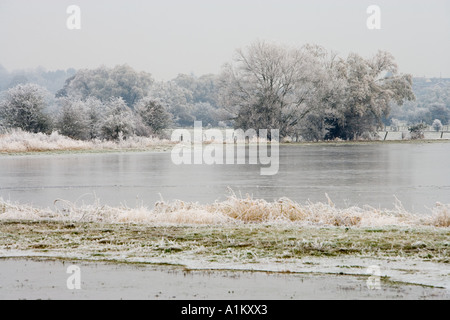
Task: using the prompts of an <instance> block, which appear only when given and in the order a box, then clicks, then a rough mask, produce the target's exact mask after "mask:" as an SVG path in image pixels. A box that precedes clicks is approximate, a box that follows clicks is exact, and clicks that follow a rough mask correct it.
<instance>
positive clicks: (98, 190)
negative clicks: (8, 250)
mask: <svg viewBox="0 0 450 320" xmlns="http://www.w3.org/2000/svg"><path fill="white" fill-rule="evenodd" d="M449 160H450V144H449V143H423V144H416V143H412V144H398V143H392V144H391V143H386V144H342V145H323V144H317V145H282V146H280V168H279V172H278V174H276V175H273V176H263V175H261V174H260V168H261V165H250V164H248V161H247V162H246V163H247V164H245V165H238V164H234V165H206V164H203V165H175V164H173V162H172V160H171V153H170V152H140V153H133V152H130V153H106V154H67V155H56V154H53V155H33V156H0V197H2V198H3V199H4V200H10V201H13V202H20V203H24V204H25V203H26V204H32V205H35V206H41V207H50V208H51V207H52V206H53V203H54V201H55V200H56V199H64V200H68V201H71V202H76V203H77V204H82V203H85V204H91V203H93V202H94V198H97V199H99V200H100V202H101V204H107V205H111V206H117V205H121V204H122V205H127V206H129V207H134V206H136V205H141V204H144V205H146V206H149V207H150V208H152V207H153V205H154V203H155V202H156V201H159V200H161V199H164V200H165V201H171V200H183V201H194V202H200V203H212V202H214V201H216V200H224V199H226V196H227V195H228V188H231V189H232V190H233V191H234V192H235V193H236V194H237V195H240V194H242V196H245V195H246V194H250V195H251V196H253V197H254V198H264V199H266V200H268V201H272V200H275V199H278V198H280V197H288V198H290V199H292V200H295V201H297V202H300V203H304V202H306V201H308V200H310V201H313V202H318V201H321V202H326V201H327V198H326V194H328V196H329V197H330V198H331V199H332V201H333V202H334V203H335V204H336V205H338V206H340V207H347V206H353V205H357V206H364V205H370V206H374V207H380V208H393V207H394V203H395V201H396V200H395V199H396V198H398V199H399V200H400V201H401V202H402V204H403V205H404V207H405V208H406V209H407V210H409V211H412V212H417V213H427V212H429V209H430V208H432V207H433V206H434V205H435V204H436V202H441V203H450V165H449V163H450V161H449Z"/></svg>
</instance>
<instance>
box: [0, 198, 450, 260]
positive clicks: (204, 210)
mask: <svg viewBox="0 0 450 320" xmlns="http://www.w3.org/2000/svg"><path fill="white" fill-rule="evenodd" d="M449 227H450V206H449V205H438V206H436V208H434V209H433V213H432V214H430V215H429V216H416V215H413V214H411V213H408V212H405V210H404V209H403V208H402V207H401V206H400V205H399V206H398V207H397V208H396V209H395V210H379V209H375V208H369V207H367V208H346V209H338V208H336V207H335V206H334V205H333V204H332V203H331V202H330V203H328V204H324V203H307V204H305V205H300V204H298V203H295V202H292V201H290V200H288V199H280V200H279V201H275V202H266V201H264V200H256V199H250V198H238V197H236V196H234V195H232V196H231V197H230V198H229V199H228V200H227V201H224V202H220V203H215V204H211V205H199V204H195V203H184V202H180V201H177V202H174V203H164V202H160V203H157V204H156V205H155V208H154V209H153V210H149V209H147V208H136V209H130V208H111V207H107V206H101V205H100V204H95V205H90V206H80V207H77V206H75V205H74V204H71V203H67V202H64V201H57V202H55V209H54V210H50V209H46V210H44V209H38V208H32V207H29V206H25V205H14V204H11V203H7V202H4V201H1V202H0V248H2V249H4V250H10V249H13V250H32V251H34V252H36V251H37V252H42V253H50V254H53V255H56V256H58V255H59V254H60V255H62V256H65V255H70V256H72V257H76V258H78V259H105V260H120V261H127V262H133V261H140V262H142V261H148V262H158V263H163V262H168V263H183V261H187V260H189V261H198V262H199V263H201V261H209V262H231V263H236V262H242V263H248V262H250V263H256V262H287V261H291V260H292V259H301V258H302V257H308V256H309V257H333V256H350V255H351V256H360V257H379V258H380V257H381V258H392V257H393V258H399V257H400V258H414V259H421V260H426V261H434V262H439V263H449V262H450V260H449V252H448V249H449V237H450V229H449Z"/></svg>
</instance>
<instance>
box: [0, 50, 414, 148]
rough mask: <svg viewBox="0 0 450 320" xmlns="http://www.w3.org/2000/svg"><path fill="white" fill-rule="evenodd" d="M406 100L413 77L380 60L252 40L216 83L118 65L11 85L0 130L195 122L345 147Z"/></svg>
mask: <svg viewBox="0 0 450 320" xmlns="http://www.w3.org/2000/svg"><path fill="white" fill-rule="evenodd" d="M414 100H415V95H414V92H413V81H412V76H411V75H408V74H402V73H400V72H399V70H398V66H397V64H396V62H395V59H394V57H393V56H392V55H391V54H390V53H388V52H383V51H380V52H378V53H376V54H375V55H374V56H373V57H370V58H364V57H361V56H360V55H358V54H355V53H352V54H349V55H348V56H347V57H340V56H339V55H337V54H336V53H334V52H332V51H329V50H326V49H325V48H323V47H320V46H316V45H305V46H303V47H300V48H293V47H287V46H282V45H275V44H270V43H266V42H255V43H253V44H251V45H250V46H248V47H246V48H244V49H239V50H237V51H236V53H235V56H234V57H233V59H232V61H230V62H229V63H228V64H226V65H224V67H223V70H222V72H221V73H220V74H218V75H213V74H211V75H204V76H201V77H196V76H194V75H179V76H178V77H176V78H175V79H173V80H171V81H167V82H163V81H155V80H154V79H153V78H152V76H151V74H149V73H146V72H138V71H135V70H134V69H132V68H131V67H130V66H127V65H121V66H116V67H114V68H107V67H100V68H97V69H84V70H78V71H76V72H75V73H73V74H71V75H70V76H69V77H68V78H67V79H66V80H65V83H64V85H63V86H62V88H60V89H59V90H57V91H56V92H52V93H50V92H49V91H48V90H46V89H44V88H43V87H42V86H39V85H37V84H31V83H19V84H17V85H15V86H13V87H12V88H9V89H8V90H5V91H4V92H3V93H2V96H1V99H0V126H2V127H3V128H20V129H22V130H26V131H30V132H46V133H49V132H51V131H54V130H58V131H59V132H60V133H61V134H63V135H66V136H69V137H72V138H75V139H83V140H88V139H109V140H114V139H122V138H124V139H126V138H127V137H128V136H131V135H140V136H149V135H161V133H162V132H163V131H164V129H166V128H173V127H188V126H192V125H193V122H194V121H195V120H197V121H198V120H200V121H203V124H204V125H206V126H212V127H230V126H233V127H234V128H236V129H244V130H247V129H255V130H256V131H259V129H269V132H270V129H279V130H280V136H281V137H286V136H291V137H293V136H295V137H297V138H298V139H304V140H332V139H336V138H340V139H345V140H351V139H360V138H371V137H373V136H374V134H375V133H376V131H377V130H378V129H379V128H380V127H381V126H383V124H386V123H387V122H389V121H390V119H391V117H392V116H391V113H392V111H394V112H398V110H399V108H400V107H399V106H401V105H402V104H404V103H405V102H406V104H407V105H408V103H409V104H410V103H413V102H414ZM400 110H401V109H400ZM269 138H270V137H269Z"/></svg>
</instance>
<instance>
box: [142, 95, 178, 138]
mask: <svg viewBox="0 0 450 320" xmlns="http://www.w3.org/2000/svg"><path fill="white" fill-rule="evenodd" d="M134 110H135V112H136V114H137V116H138V117H139V119H140V120H141V121H142V123H143V124H144V125H145V126H147V127H148V128H149V129H150V132H152V133H156V134H160V133H161V132H162V131H163V130H164V129H166V128H167V127H168V126H169V125H170V124H171V121H172V116H171V114H170V113H169V112H167V110H166V107H165V106H164V104H163V103H162V102H161V101H160V100H157V99H154V98H150V97H146V98H143V99H141V100H140V101H139V102H138V103H137V104H136V106H135V108H134Z"/></svg>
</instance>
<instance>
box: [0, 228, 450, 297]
mask: <svg viewBox="0 0 450 320" xmlns="http://www.w3.org/2000/svg"><path fill="white" fill-rule="evenodd" d="M449 235H450V229H449V228H439V229H437V228H415V229H414V228H411V227H400V226H397V227H394V226H391V227H385V228H379V227H378V228H344V227H298V226H292V225H291V226H286V225H284V226H283V225H279V226H275V225H262V224H246V225H240V226H236V225H234V226H233V225H221V226H215V227H214V226H180V225H179V226H173V225H172V226H170V225H160V226H154V225H153V226H152V225H138V224H102V223H76V222H46V221H28V222H27V221H0V263H1V261H3V259H6V258H19V259H24V258H25V259H28V258H37V259H50V260H57V261H74V262H76V263H84V262H86V263H94V264H95V263H112V264H114V265H125V266H134V265H149V266H161V267H170V268H172V267H177V268H182V269H186V270H203V271H207V270H209V271H213V272H220V271H230V270H232V271H236V272H242V271H244V272H262V273H274V274H300V275H301V274H303V275H305V274H307V275H314V274H319V275H325V276H329V277H336V276H350V277H362V278H364V279H365V280H367V278H368V277H369V268H370V267H371V266H377V267H379V270H380V276H381V279H382V281H383V283H384V284H396V283H400V284H402V286H409V285H414V286H420V287H424V288H432V289H436V290H437V291H438V292H446V293H445V294H447V295H448V293H449V292H450V277H449V276H450V261H449V260H448V245H449V243H448V239H449Z"/></svg>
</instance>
